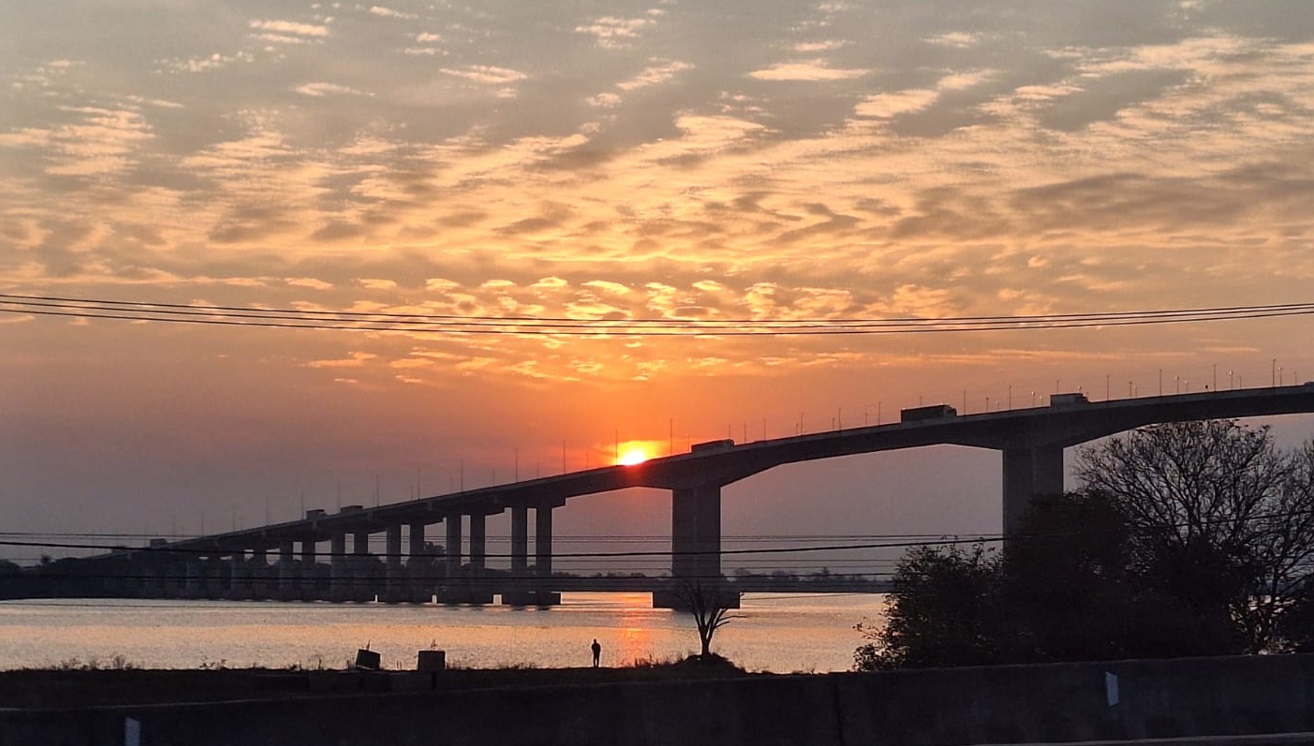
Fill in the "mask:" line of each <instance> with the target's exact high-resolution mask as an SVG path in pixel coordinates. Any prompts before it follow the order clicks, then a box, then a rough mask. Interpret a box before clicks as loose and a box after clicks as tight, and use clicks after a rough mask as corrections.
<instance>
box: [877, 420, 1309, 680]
mask: <svg viewBox="0 0 1314 746" xmlns="http://www.w3.org/2000/svg"><path fill="white" fill-rule="evenodd" d="M1077 476H1078V479H1079V482H1080V485H1081V486H1080V489H1079V490H1078V491H1075V492H1071V493H1068V494H1063V495H1046V496H1040V497H1038V498H1036V499H1035V500H1034V501H1033V504H1032V506H1031V508H1030V511H1029V513H1028V514H1027V516H1026V517H1025V519H1024V521H1023V523H1022V527H1021V530H1020V531H1019V532H1018V535H1017V536H1016V537H1015V538H1010V539H1008V540H1006V542H1005V543H1004V545H1003V549H1002V551H988V550H987V549H985V548H984V547H983V546H980V545H977V546H972V547H970V548H963V547H959V546H950V547H948V548H937V547H922V548H918V549H914V550H912V551H911V552H909V553H908V554H907V555H906V556H905V557H904V558H903V559H902V560H901V561H900V563H899V565H898V568H897V570H896V572H895V575H894V578H893V586H894V590H893V592H892V594H891V596H890V605H889V611H888V618H887V621H886V623H885V624H884V625H859V626H858V629H859V631H861V632H862V633H863V634H864V636H865V637H866V638H867V639H868V642H867V643H866V644H864V645H862V646H861V647H859V648H858V649H857V651H856V652H855V656H854V658H855V665H856V667H857V668H858V669H860V670H873V669H884V668H916V667H938V666H966V665H985V664H1001V663H1030V662H1045V661H1080V660H1112V659H1122V658H1154V657H1178V656H1193V655H1226V654H1240V653H1278V652H1288V651H1297V652H1301V651H1311V650H1314V441H1307V442H1305V443H1304V444H1303V445H1301V446H1300V447H1298V448H1295V449H1293V450H1289V451H1284V450H1281V449H1279V448H1278V447H1277V446H1276V445H1275V444H1274V442H1273V439H1272V436H1271V435H1270V433H1269V431H1268V429H1267V428H1251V427H1247V426H1243V425H1240V424H1238V423H1236V422H1233V421H1228V420H1215V421H1204V422H1192V423H1180V424H1166V425H1156V426H1152V427H1147V428H1142V429H1140V430H1136V431H1133V432H1131V433H1128V434H1126V435H1124V436H1121V437H1117V438H1113V439H1110V440H1108V441H1105V442H1103V443H1101V444H1097V445H1095V446H1092V447H1089V448H1086V449H1084V450H1082V451H1081V452H1080V453H1079V456H1078V463H1077Z"/></svg>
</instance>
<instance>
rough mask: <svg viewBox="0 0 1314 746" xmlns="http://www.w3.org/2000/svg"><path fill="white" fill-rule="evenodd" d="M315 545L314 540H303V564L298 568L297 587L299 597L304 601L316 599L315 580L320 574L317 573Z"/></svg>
mask: <svg viewBox="0 0 1314 746" xmlns="http://www.w3.org/2000/svg"><path fill="white" fill-rule="evenodd" d="M315 545H316V542H315V540H314V539H312V538H307V539H302V540H301V562H300V566H299V567H298V568H297V586H298V588H299V590H300V592H299V594H298V595H299V596H300V597H301V599H302V600H304V601H311V600H313V599H314V598H315V586H316V582H315V578H316V576H317V575H318V574H319V573H317V572H315V568H316V562H318V559H317V558H316V557H315Z"/></svg>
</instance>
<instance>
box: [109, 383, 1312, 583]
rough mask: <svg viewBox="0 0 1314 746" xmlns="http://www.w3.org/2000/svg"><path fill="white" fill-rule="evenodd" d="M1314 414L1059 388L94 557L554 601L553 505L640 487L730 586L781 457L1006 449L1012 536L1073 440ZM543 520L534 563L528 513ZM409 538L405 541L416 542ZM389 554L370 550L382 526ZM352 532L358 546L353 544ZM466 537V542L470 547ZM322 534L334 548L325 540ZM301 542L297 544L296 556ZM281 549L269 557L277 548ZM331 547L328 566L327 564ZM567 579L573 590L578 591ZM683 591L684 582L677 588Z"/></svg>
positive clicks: (1275, 402) (689, 560)
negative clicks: (744, 490)
mask: <svg viewBox="0 0 1314 746" xmlns="http://www.w3.org/2000/svg"><path fill="white" fill-rule="evenodd" d="M1297 413H1314V382H1311V383H1305V384H1303V385H1298V386H1276V387H1272V388H1264V389H1242V390H1233V391H1210V392H1204V393H1194V394H1175V395H1168V396H1157V397H1146V398H1133V399H1115V400H1109V401H1103V402H1090V401H1088V400H1087V399H1086V397H1084V396H1082V395H1081V394H1056V395H1054V396H1053V397H1051V399H1050V402H1049V404H1048V406H1041V407H1030V408H1025V409H1014V410H1008V411H1001V412H987V413H982V414H973V415H963V416H959V415H958V413H957V412H955V411H954V410H953V408H952V407H949V406H948V405H936V406H933V407H919V408H916V409H910V410H904V411H903V413H902V418H901V421H900V422H897V423H893V424H886V425H877V426H870V427H860V428H853V429H846V430H835V431H829V432H821V433H814V434H809V435H798V436H793V437H787V438H778V439H772V440H763V441H758V442H755V443H746V444H736V443H734V442H733V441H731V440H724V441H712V442H710V443H703V444H698V445H695V446H693V447H692V448H691V450H690V452H689V453H683V454H679V455H671V456H667V457H663V458H654V459H652V460H649V461H646V462H644V463H641V464H635V465H628V466H608V467H601V468H595V469H588V470H585V471H578V472H572V473H567V474H562V475H559V476H553V477H544V478H536V479H532V480H527V481H521V482H516V483H513V484H504V485H497V486H493V487H485V488H481V489H474V490H469V491H464V492H459V493H454V494H444V495H437V496H433V497H426V498H421V499H418V500H410V501H406V502H400V503H393V504H389V505H382V506H378V507H374V508H364V507H361V506H348V507H344V508H342V509H341V510H340V511H339V512H337V513H333V514H328V513H325V512H324V511H323V510H312V511H308V512H307V514H306V516H305V517H304V518H302V519H300V520H295V521H288V522H284V523H277V524H273V525H268V526H261V527H258V528H252V529H246V530H241V531H232V532H228V533H222V534H215V535H209V536H202V537H197V538H192V539H186V540H182V541H174V542H164V541H160V540H156V541H153V542H152V543H151V546H150V547H147V548H141V549H124V550H119V551H116V552H113V553H111V554H109V555H105V556H102V557H99V558H89V559H95V561H96V564H98V565H102V566H110V567H112V566H113V565H114V563H116V562H117V563H118V564H119V566H120V567H121V568H122V571H121V572H118V573H115V572H103V570H104V569H105V568H104V567H102V572H98V573H97V576H98V577H104V578H106V579H107V580H106V583H107V584H108V586H107V587H108V588H109V590H107V591H106V592H107V594H110V595H119V594H122V595H148V596H149V595H176V596H181V597H196V598H211V597H227V598H279V599H307V600H308V599H326V600H334V601H349V600H368V599H373V598H374V597H376V596H377V597H378V598H379V599H380V600H383V601H387V602H391V603H399V602H415V601H428V600H430V599H435V598H436V599H437V600H438V601H440V602H447V603H491V602H492V601H493V596H494V594H495V593H497V594H500V595H501V599H502V602H503V603H508V604H519V605H551V604H555V603H559V602H560V591H562V590H569V589H574V588H576V587H578V584H576V583H570V582H569V581H564V580H562V579H560V578H555V577H554V575H553V571H552V559H553V552H552V511H553V510H554V509H556V508H559V507H562V506H563V505H565V503H566V501H567V500H569V499H571V498H574V497H579V496H583V495H593V494H598V493H604V492H612V491H615V490H621V489H625V488H631V487H646V488H655V489H661V490H668V491H670V493H671V496H672V499H671V576H672V580H673V581H675V582H678V581H681V580H690V579H692V580H698V581H701V582H706V583H712V582H719V581H720V580H721V579H722V578H723V574H722V570H721V488H722V487H724V486H726V485H728V484H731V483H734V482H736V481H738V480H741V479H744V478H746V477H749V476H752V475H754V474H759V473H761V472H764V471H767V470H769V469H772V468H775V467H777V466H781V465H784V464H791V463H797V462H802V461H810V460H816V459H827V458H834V457H837V456H848V455H855V454H864V453H875V452H879V451H890V450H897V449H904V448H917V447H921V446H930V445H942V444H949V445H960V446H970V447H976V448H987V449H992V450H997V451H1000V452H1001V453H1002V455H1003V490H1002V492H1003V501H1002V502H1003V529H1004V534H1005V536H1007V535H1009V534H1011V533H1015V532H1016V530H1017V528H1018V525H1019V521H1020V519H1021V516H1022V515H1023V513H1025V511H1026V509H1027V507H1028V505H1029V503H1030V501H1031V499H1032V497H1033V496H1034V495H1040V494H1047V493H1057V492H1062V491H1063V475H1064V449H1065V448H1068V447H1070V446H1074V445H1077V444H1080V443H1084V442H1088V441H1091V440H1094V439H1097V438H1101V437H1105V436H1109V435H1113V434H1116V433H1119V432H1123V431H1126V430H1131V429H1134V428H1137V427H1141V426H1144V425H1150V424H1155V423H1169V422H1184V421H1193V420H1205V419H1223V418H1243V417H1256V416H1267V415H1281V414H1297ZM506 511H510V513H511V516H510V517H511V541H510V571H509V572H506V571H498V570H493V569H491V568H489V567H488V566H487V560H488V552H487V532H486V522H487V519H488V517H489V516H493V515H499V514H502V513H504V512H506ZM530 511H533V514H534V524H533V525H534V537H535V542H534V549H535V552H534V558H533V559H534V563H533V564H532V565H531V564H530V562H529V559H530V558H529V551H528V549H529V514H530ZM440 523H441V524H442V525H443V538H444V543H443V553H442V554H441V555H439V556H434V555H433V554H431V553H429V552H428V551H427V542H426V536H427V532H428V530H429V528H430V527H431V526H435V525H437V524H440ZM403 532H405V534H406V539H407V541H406V551H405V552H403V542H402V537H403ZM380 533H381V534H383V535H384V538H385V542H384V543H385V551H384V553H383V554H382V555H371V554H370V536H371V535H374V534H380ZM348 537H350V538H351V541H352V546H351V551H348V548H347V540H348ZM467 543H468V548H467ZM321 544H327V545H328V551H327V552H323V551H321V550H320V545H321ZM298 550H299V551H298ZM271 552H273V553H276V557H275V558H274V559H273V561H272V563H271V560H270V553H271ZM323 556H327V557H328V558H329V563H328V564H327V565H325V564H320V563H319V562H318V561H317V560H318V558H319V557H323ZM567 586H569V587H567ZM672 587H673V586H672ZM653 603H654V605H655V606H664V607H678V606H680V605H682V604H681V600H680V598H679V595H678V591H675V590H672V589H671V588H669V587H668V588H667V589H662V588H654V589H653Z"/></svg>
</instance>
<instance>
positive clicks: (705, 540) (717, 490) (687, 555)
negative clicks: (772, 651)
mask: <svg viewBox="0 0 1314 746" xmlns="http://www.w3.org/2000/svg"><path fill="white" fill-rule="evenodd" d="M671 582H672V583H673V585H674V587H672V588H669V589H666V590H660V591H653V594H652V605H653V608H657V609H685V608H687V607H688V605H689V602H688V600H687V597H688V595H689V593H691V592H693V591H695V590H697V591H699V592H702V593H718V594H719V593H720V592H721V589H722V586H723V585H724V583H725V578H724V577H723V576H722V575H721V485H719V484H701V485H697V486H694V487H680V488H676V489H674V490H672V491H671ZM723 602H724V603H726V604H729V605H731V608H739V602H738V597H737V596H736V597H735V599H733V600H731V599H729V598H728V597H727V598H726V599H723Z"/></svg>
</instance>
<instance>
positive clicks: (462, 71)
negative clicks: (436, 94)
mask: <svg viewBox="0 0 1314 746" xmlns="http://www.w3.org/2000/svg"><path fill="white" fill-rule="evenodd" d="M439 72H441V73H443V74H444V75H451V76H453V77H457V78H463V79H465V80H469V81H471V82H474V83H482V84H486V85H507V84H508V83H519V82H520V81H522V80H528V79H529V76H528V75H526V74H524V73H522V72H518V71H516V70H510V69H507V68H505V67H494V66H492V65H469V66H466V67H463V68H450V67H444V68H442V69H441V70H439Z"/></svg>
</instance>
